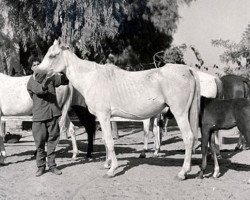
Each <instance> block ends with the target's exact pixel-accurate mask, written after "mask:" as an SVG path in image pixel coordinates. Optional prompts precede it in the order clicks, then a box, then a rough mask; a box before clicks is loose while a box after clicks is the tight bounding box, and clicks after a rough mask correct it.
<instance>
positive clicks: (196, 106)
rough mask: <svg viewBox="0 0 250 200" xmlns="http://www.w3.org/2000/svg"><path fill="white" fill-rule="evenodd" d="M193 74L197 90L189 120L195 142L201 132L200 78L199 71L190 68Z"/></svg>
mask: <svg viewBox="0 0 250 200" xmlns="http://www.w3.org/2000/svg"><path fill="white" fill-rule="evenodd" d="M190 72H191V74H192V75H193V77H194V78H195V91H194V94H193V101H192V103H191V107H190V110H189V122H190V126H191V130H192V132H193V133H194V139H195V143H196V142H197V141H198V134H199V130H198V129H199V114H200V98H201V95H200V80H199V76H198V74H197V72H196V71H195V70H193V69H192V68H191V69H190Z"/></svg>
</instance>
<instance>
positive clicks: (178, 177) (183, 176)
mask: <svg viewBox="0 0 250 200" xmlns="http://www.w3.org/2000/svg"><path fill="white" fill-rule="evenodd" d="M186 179H187V177H186V176H185V175H179V174H178V175H177V176H175V180H177V181H184V180H186Z"/></svg>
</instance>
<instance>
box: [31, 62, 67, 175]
mask: <svg viewBox="0 0 250 200" xmlns="http://www.w3.org/2000/svg"><path fill="white" fill-rule="evenodd" d="M37 65H39V62H38V61H34V62H33V65H32V70H34V69H35V67H36V66H37ZM66 84H68V79H67V78H66V76H65V75H54V76H53V77H51V78H46V75H45V74H38V73H34V74H33V75H32V76H31V77H30V79H29V81H28V84H27V90H28V92H29V94H30V96H31V98H32V100H33V109H32V111H33V119H32V121H33V123H32V133H33V137H34V140H35V144H36V152H37V153H36V164H37V167H38V170H37V172H36V176H37V177H38V176H41V175H42V174H44V173H45V168H46V152H45V143H47V164H48V167H49V171H51V172H52V173H54V174H56V175H61V174H62V172H61V171H60V170H59V169H58V168H57V167H56V163H55V149H56V146H57V144H58V142H59V136H60V130H59V124H58V120H59V117H60V116H61V110H60V108H59V106H58V102H57V99H56V90H55V87H59V86H60V85H66Z"/></svg>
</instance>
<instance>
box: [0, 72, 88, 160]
mask: <svg viewBox="0 0 250 200" xmlns="http://www.w3.org/2000/svg"><path fill="white" fill-rule="evenodd" d="M29 78H30V76H23V77H11V76H7V75H5V74H2V73H0V82H1V86H0V96H1V98H0V123H1V116H23V115H31V114H32V107H33V102H32V99H31V97H30V95H29V93H28V91H27V83H28V80H29ZM56 95H57V100H58V104H59V106H60V107H61V108H62V116H61V118H60V122H59V125H60V133H61V137H62V138H64V137H65V135H64V136H62V134H65V133H66V132H67V133H66V134H69V135H70V136H71V139H72V146H73V156H72V157H73V158H75V157H76V155H77V154H78V149H77V145H76V137H75V131H74V125H73V124H72V123H71V121H70V119H69V116H68V114H67V113H68V110H69V108H70V106H71V105H72V95H73V87H72V85H70V84H69V85H67V86H60V87H58V88H56ZM74 99H75V104H76V105H78V104H80V105H82V104H83V103H82V100H81V99H80V98H79V97H78V98H77V99H76V98H74ZM83 102H84V101H83ZM2 136H3V134H2V133H0V150H1V153H0V157H1V156H2V162H3V159H4V157H6V151H5V148H4V144H3V137H2Z"/></svg>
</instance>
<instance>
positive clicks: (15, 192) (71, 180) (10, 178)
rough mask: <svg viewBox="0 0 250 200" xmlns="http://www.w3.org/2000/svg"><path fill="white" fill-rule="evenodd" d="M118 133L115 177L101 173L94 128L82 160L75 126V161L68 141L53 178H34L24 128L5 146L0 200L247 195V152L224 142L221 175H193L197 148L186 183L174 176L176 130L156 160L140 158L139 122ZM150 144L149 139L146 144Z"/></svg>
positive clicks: (81, 137)
mask: <svg viewBox="0 0 250 200" xmlns="http://www.w3.org/2000/svg"><path fill="white" fill-rule="evenodd" d="M119 127H120V129H119V130H120V131H119V133H120V135H121V137H120V138H119V139H118V140H117V141H116V154H117V158H118V161H119V168H118V170H117V176H116V177H114V178H112V179H104V178H103V177H102V176H103V175H104V174H105V172H106V170H103V168H102V166H103V160H104V157H105V152H104V146H103V144H102V141H101V132H100V131H99V132H97V137H96V142H95V153H94V159H93V160H91V161H87V160H85V159H84V156H85V154H86V133H83V132H84V129H83V128H79V129H78V130H77V134H78V136H77V138H78V146H79V148H80V150H81V154H80V155H79V159H78V160H77V161H73V160H71V156H72V151H71V146H70V143H69V142H63V143H61V144H60V145H59V147H58V149H57V150H58V156H57V157H58V158H57V163H58V166H59V168H60V169H61V170H62V172H63V174H62V175H61V176H56V175H53V174H51V173H50V172H47V173H46V174H44V175H43V176H41V177H39V178H37V177H35V171H36V166H35V160H34V158H33V152H34V149H35V146H34V142H33V140H32V136H31V133H30V132H29V131H28V132H24V133H23V138H22V139H21V141H20V142H19V143H17V144H7V145H6V150H7V153H8V158H7V159H6V163H7V164H6V166H2V167H0V199H58V200H59V199H60V200H62V199H107V200H111V199H137V200H138V199H150V200H153V199H185V200H186V199H199V200H201V199H209V200H210V199H216V200H218V199H220V200H222V199H237V200H238V199H240V200H243V199H248V200H249V198H250V184H247V180H248V179H249V178H250V173H249V170H250V156H249V155H250V151H243V152H240V153H235V152H233V151H232V150H231V149H232V148H233V147H234V145H229V150H224V151H223V153H222V156H223V160H221V161H220V162H221V172H222V174H221V177H220V178H219V179H217V180H215V179H213V178H211V177H209V176H210V175H211V172H212V165H211V163H210V165H209V167H208V173H207V176H208V177H207V178H205V179H203V180H200V179H197V178H196V176H197V172H198V171H199V164H200V163H201V155H200V151H198V154H196V155H194V156H193V160H192V161H193V168H192V171H191V172H190V174H189V175H188V179H187V180H185V181H182V182H180V181H177V180H175V175H176V174H177V173H178V171H179V170H180V169H181V166H182V162H183V157H184V148H183V142H182V140H181V138H180V132H179V130H172V131H170V132H169V133H168V134H167V135H165V136H164V137H163V146H162V150H161V153H160V157H159V158H153V157H152V154H151V153H148V154H147V158H145V159H139V158H138V156H139V153H140V150H141V149H142V141H143V132H142V129H141V126H140V125H139V124H130V125H129V124H123V127H121V125H119ZM150 145H151V146H152V143H151V144H150Z"/></svg>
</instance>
